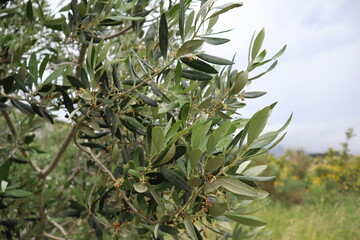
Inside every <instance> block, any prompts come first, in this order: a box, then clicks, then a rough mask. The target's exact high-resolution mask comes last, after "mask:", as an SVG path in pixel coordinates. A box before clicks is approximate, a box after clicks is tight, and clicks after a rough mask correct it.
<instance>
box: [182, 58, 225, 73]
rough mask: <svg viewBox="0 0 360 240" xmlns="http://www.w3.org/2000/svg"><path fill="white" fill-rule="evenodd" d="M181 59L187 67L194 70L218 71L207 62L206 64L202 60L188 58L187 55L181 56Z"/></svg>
mask: <svg viewBox="0 0 360 240" xmlns="http://www.w3.org/2000/svg"><path fill="white" fill-rule="evenodd" d="M181 61H182V62H183V63H185V64H186V65H188V66H189V67H192V68H194V69H196V70H199V71H201V72H206V73H214V74H216V73H218V71H217V70H216V69H215V68H213V67H212V66H210V65H209V64H207V63H206V62H203V61H201V60H198V59H191V60H190V59H189V58H187V57H182V58H181Z"/></svg>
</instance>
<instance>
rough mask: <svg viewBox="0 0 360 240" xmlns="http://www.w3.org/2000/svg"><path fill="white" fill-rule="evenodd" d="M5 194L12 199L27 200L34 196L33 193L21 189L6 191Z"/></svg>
mask: <svg viewBox="0 0 360 240" xmlns="http://www.w3.org/2000/svg"><path fill="white" fill-rule="evenodd" d="M4 194H5V196H6V197H11V198H26V197H30V196H32V195H33V193H32V192H28V191H24V190H20V189H14V190H7V191H5V193H4Z"/></svg>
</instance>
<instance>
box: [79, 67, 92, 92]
mask: <svg viewBox="0 0 360 240" xmlns="http://www.w3.org/2000/svg"><path fill="white" fill-rule="evenodd" d="M80 78H81V81H82V82H83V83H84V84H85V86H86V88H87V89H90V82H89V78H88V75H87V73H86V70H85V68H83V67H82V68H81V70H80Z"/></svg>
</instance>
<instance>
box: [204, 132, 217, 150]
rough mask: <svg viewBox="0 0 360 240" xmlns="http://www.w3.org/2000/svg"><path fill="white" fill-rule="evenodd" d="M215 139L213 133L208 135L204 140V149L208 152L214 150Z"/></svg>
mask: <svg viewBox="0 0 360 240" xmlns="http://www.w3.org/2000/svg"><path fill="white" fill-rule="evenodd" d="M215 146H216V141H215V136H214V134H211V135H209V137H208V140H207V142H206V150H207V152H208V153H211V152H213V151H215V150H216V148H215Z"/></svg>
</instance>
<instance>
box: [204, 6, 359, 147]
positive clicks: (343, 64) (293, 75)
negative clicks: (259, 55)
mask: <svg viewBox="0 0 360 240" xmlns="http://www.w3.org/2000/svg"><path fill="white" fill-rule="evenodd" d="M219 2H220V1H219ZM225 2H229V1H221V3H225ZM359 12H360V1H352V0H327V1H318V0H308V1H302V0H291V1H288V0H272V1H269V0H251V1H250V0H244V6H243V7H241V8H238V9H236V10H233V12H230V13H227V14H226V15H223V17H222V18H220V22H219V24H218V25H219V28H220V29H225V28H235V30H233V31H232V32H231V33H227V34H224V35H223V36H226V37H228V38H230V39H231V40H232V41H231V42H229V43H227V44H226V45H223V46H224V47H220V48H219V47H208V49H209V51H211V53H214V54H221V55H222V56H224V57H228V58H231V57H232V55H233V54H234V51H236V52H237V57H236V68H237V69H239V70H242V69H245V68H246V66H247V51H248V45H249V42H250V39H251V36H252V34H253V32H254V31H260V30H261V28H262V27H265V31H266V35H265V41H264V47H265V48H266V49H267V51H268V53H269V55H270V56H271V55H273V54H275V53H276V52H277V51H278V50H280V49H281V47H282V46H283V45H285V44H287V46H288V48H287V50H286V52H285V54H284V55H283V56H282V57H281V58H280V59H279V64H278V65H277V67H276V68H275V69H274V70H273V71H272V72H270V73H269V74H267V75H265V76H264V77H262V78H260V79H257V80H255V81H253V83H252V84H251V85H250V86H249V87H247V88H246V89H245V90H246V91H250V90H261V91H266V92H268V93H267V94H266V95H265V96H263V97H262V98H259V99H255V100H251V101H248V106H247V108H246V109H244V110H243V111H242V112H241V113H243V114H244V115H245V116H251V114H253V113H254V112H256V111H257V110H259V109H261V108H263V107H265V106H266V105H269V104H270V103H272V102H276V101H278V102H279V103H278V105H277V107H276V108H275V109H274V111H273V114H272V117H271V118H270V120H269V129H271V130H272V129H273V128H274V129H275V128H278V127H279V126H281V125H282V124H283V123H284V122H285V121H286V119H287V118H288V116H289V115H290V114H291V112H294V118H293V120H292V122H291V124H290V126H289V127H288V129H287V132H288V135H287V137H286V138H285V139H284V140H283V142H282V143H281V145H282V146H283V147H291V148H303V149H305V150H307V151H309V152H321V151H326V150H327V149H328V148H329V147H333V148H335V149H340V148H341V147H340V145H339V143H341V142H344V141H345V131H346V130H347V129H348V128H354V130H355V134H357V135H358V136H356V137H354V138H353V139H352V140H351V142H350V148H351V150H352V152H353V153H357V154H358V153H360V94H359V93H360V60H359V57H358V55H359V54H360V26H359V23H360V14H359Z"/></svg>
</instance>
